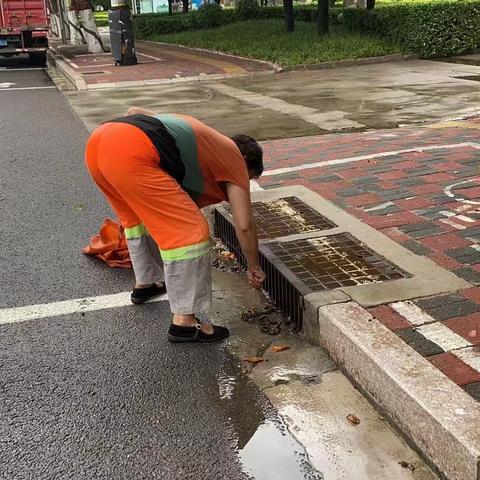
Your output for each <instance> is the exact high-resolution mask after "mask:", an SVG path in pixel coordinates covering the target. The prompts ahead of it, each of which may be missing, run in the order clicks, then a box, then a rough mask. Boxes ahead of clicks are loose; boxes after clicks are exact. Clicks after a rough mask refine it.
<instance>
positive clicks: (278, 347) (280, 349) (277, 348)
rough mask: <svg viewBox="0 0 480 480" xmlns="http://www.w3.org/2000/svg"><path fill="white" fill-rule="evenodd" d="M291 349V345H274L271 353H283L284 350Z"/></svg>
mask: <svg viewBox="0 0 480 480" xmlns="http://www.w3.org/2000/svg"><path fill="white" fill-rule="evenodd" d="M289 348H290V346H289V345H274V346H273V347H272V348H271V351H272V352H273V353H277V352H283V351H284V350H288V349H289Z"/></svg>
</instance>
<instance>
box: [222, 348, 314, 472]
mask: <svg viewBox="0 0 480 480" xmlns="http://www.w3.org/2000/svg"><path fill="white" fill-rule="evenodd" d="M225 360H226V361H225V363H224V364H223V365H222V367H221V368H220V369H219V371H218V373H217V375H216V378H215V380H216V382H215V383H216V386H217V388H218V390H217V395H218V398H219V401H220V402H221V403H220V404H221V410H222V411H223V414H224V415H225V417H226V418H227V419H228V424H229V426H230V427H231V428H232V429H233V432H232V433H233V438H232V440H233V443H234V445H232V446H234V448H235V450H236V451H237V454H238V458H239V461H240V464H241V466H242V469H243V471H244V472H245V474H246V475H248V476H249V477H250V478H251V479H252V480H322V479H323V476H322V475H321V474H319V473H318V472H317V471H316V470H315V469H314V468H313V466H312V465H311V463H310V460H309V458H308V455H307V454H306V452H305V449H304V448H303V446H302V445H301V444H300V443H299V442H298V441H297V440H296V439H295V437H294V436H293V435H292V434H291V433H290V431H289V430H288V428H287V426H286V425H285V423H284V422H283V421H282V419H281V417H280V416H279V415H278V413H277V411H276V410H275V409H274V408H273V407H272V405H271V403H270V402H269V401H268V400H267V399H266V398H265V396H264V395H263V393H262V391H261V390H260V389H259V388H258V387H257V386H256V385H255V384H254V383H253V382H252V381H251V380H250V379H249V378H248V377H247V376H246V375H245V374H244V373H243V372H242V371H241V370H240V368H239V365H238V364H236V362H233V361H232V359H231V357H230V358H229V356H227V358H226V359H225Z"/></svg>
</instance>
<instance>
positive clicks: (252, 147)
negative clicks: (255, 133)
mask: <svg viewBox="0 0 480 480" xmlns="http://www.w3.org/2000/svg"><path fill="white" fill-rule="evenodd" d="M232 140H233V141H234V142H235V143H236V145H237V147H238V149H239V150H240V153H241V154H242V155H243V156H244V158H245V160H246V162H247V167H248V169H249V170H252V171H253V172H254V174H255V177H257V178H258V177H259V176H260V175H261V174H262V173H263V150H262V147H261V146H260V145H259V144H258V143H257V141H256V140H255V139H254V138H252V137H249V136H248V135H235V136H234V137H232Z"/></svg>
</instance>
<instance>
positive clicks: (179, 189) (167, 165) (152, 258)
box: [86, 108, 265, 342]
mask: <svg viewBox="0 0 480 480" xmlns="http://www.w3.org/2000/svg"><path fill="white" fill-rule="evenodd" d="M86 163H87V167H88V170H89V171H90V174H91V176H92V178H93V180H94V181H95V182H96V184H97V185H98V187H99V188H100V190H101V191H102V192H103V194H104V195H105V197H106V198H107V200H108V201H109V203H110V205H111V206H112V208H113V210H114V211H115V212H116V214H117V215H118V218H119V219H120V222H121V224H122V226H123V227H124V228H125V236H126V238H127V244H128V250H129V252H130V257H131V260H132V265H133V270H134V273H135V281H136V283H135V287H134V289H133V293H132V302H134V303H143V302H145V301H146V300H148V299H149V298H151V297H153V296H155V295H158V294H160V293H164V292H165V291H168V298H169V301H170V308H171V310H172V312H173V319H172V323H171V325H170V327H169V330H168V338H169V340H170V341H172V342H190V341H195V342H213V341H217V340H222V339H224V338H226V337H228V335H229V332H228V329H227V328H225V327H220V326H216V325H211V324H208V323H201V322H200V321H199V320H198V319H197V317H196V316H195V315H196V314H198V313H199V312H201V311H203V310H206V309H208V308H209V306H210V304H211V295H212V278H211V258H210V244H209V228H208V223H207V220H206V219H205V217H204V216H203V214H202V212H201V211H200V208H203V207H206V206H208V205H213V204H215V203H220V202H223V201H228V202H229V203H230V207H231V211H232V215H233V221H234V226H235V231H236V233H237V236H238V239H239V241H240V245H241V248H242V251H243V254H244V256H245V258H246V260H247V264H248V273H247V277H248V281H249V282H250V284H251V285H253V286H254V287H256V288H260V286H261V284H262V282H263V281H264V280H265V274H264V273H263V271H262V269H261V268H260V265H259V261H258V240H257V233H256V229H255V223H254V220H253V214H252V207H251V201H250V184H249V179H253V178H258V177H259V176H260V175H261V174H262V172H263V159H262V149H261V147H260V146H259V145H258V143H257V142H256V141H255V140H254V139H253V138H251V137H248V136H246V135H237V136H235V137H233V138H228V137H226V136H224V135H222V134H221V133H219V132H217V131H216V130H214V129H212V128H210V127H208V126H207V125H205V124H203V123H202V122H200V121H198V120H196V119H194V118H192V117H189V116H185V115H177V114H175V115H157V114H155V113H153V112H150V111H148V110H144V109H141V108H130V109H129V110H128V112H127V115H126V116H125V117H121V118H117V119H115V120H111V121H109V122H106V123H104V124H102V125H101V126H100V127H98V128H97V129H96V130H95V131H94V132H93V133H92V135H91V137H90V139H89V140H88V142H87V147H86Z"/></svg>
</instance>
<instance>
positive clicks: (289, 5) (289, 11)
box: [283, 0, 294, 32]
mask: <svg viewBox="0 0 480 480" xmlns="http://www.w3.org/2000/svg"><path fill="white" fill-rule="evenodd" d="M283 14H284V15H285V28H286V29H287V32H293V28H294V19H293V0H284V2H283Z"/></svg>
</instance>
